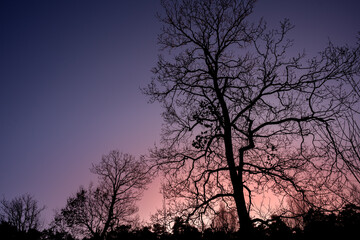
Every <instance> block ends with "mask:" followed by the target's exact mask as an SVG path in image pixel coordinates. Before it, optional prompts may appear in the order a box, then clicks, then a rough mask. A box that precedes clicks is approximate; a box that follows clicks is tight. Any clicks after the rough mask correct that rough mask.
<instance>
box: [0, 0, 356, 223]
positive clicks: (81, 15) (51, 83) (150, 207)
mask: <svg viewBox="0 0 360 240" xmlns="http://www.w3.org/2000/svg"><path fill="white" fill-rule="evenodd" d="M359 9H360V1H359V0H302V1H298V0H259V1H258V3H257V4H256V7H255V9H254V14H253V15H252V16H251V19H252V20H255V21H258V20H259V19H260V18H261V17H263V18H264V20H266V21H267V22H268V23H269V26H270V27H272V26H277V24H278V23H279V21H281V20H282V19H284V18H289V19H290V21H291V22H292V23H293V24H294V25H295V28H294V29H293V30H292V32H291V33H290V35H289V36H290V37H291V38H294V40H295V46H294V54H295V49H296V50H299V51H302V50H303V49H305V51H306V53H307V54H308V56H312V55H315V54H316V53H317V52H318V51H320V50H321V49H323V48H324V47H325V46H326V43H327V42H328V40H329V39H330V40H332V41H333V42H334V43H335V44H345V43H348V44H350V45H351V44H353V43H354V42H355V41H356V36H357V32H359V31H360V14H359V13H358V10H359ZM161 11H162V9H161V5H160V2H159V0H137V1H134V0H118V1H116V0H101V1H100V0H98V1H95V0H1V1H0V198H2V197H5V198H6V199H11V198H13V197H15V196H18V195H20V194H23V193H30V194H32V195H33V196H34V197H35V198H36V199H37V200H38V201H39V203H40V204H41V205H46V210H45V211H44V213H43V218H44V221H45V223H48V222H49V221H51V217H52V214H53V210H54V209H59V208H62V207H64V206H65V203H66V199H67V198H68V197H69V196H70V195H71V194H73V193H74V192H76V190H77V189H78V188H79V187H80V186H81V185H83V186H87V185H88V184H89V183H90V181H96V178H95V177H94V175H93V174H91V173H90V171H89V168H90V167H91V164H92V163H97V162H99V161H100V159H101V156H102V155H104V154H107V153H109V152H110V150H113V149H118V150H120V151H123V152H125V153H130V154H133V155H134V156H136V157H139V156H140V155H143V154H147V153H148V149H149V148H151V147H152V146H153V145H154V144H155V143H156V142H159V139H160V132H161V124H162V119H161V108H160V106H159V105H158V104H149V103H148V98H147V97H146V96H144V95H143V94H142V93H141V91H140V87H144V86H146V84H147V83H149V82H150V80H151V78H152V77H153V75H152V73H151V68H152V67H154V66H155V65H156V61H157V56H158V54H159V53H160V52H159V46H158V45H157V35H158V33H159V32H160V29H161V24H160V23H159V22H158V20H157V18H156V16H155V15H156V13H157V12H161ZM159 182H160V180H158V179H157V180H156V181H155V182H154V183H153V184H151V185H150V186H149V190H147V191H146V192H145V194H144V197H143V200H142V201H141V202H139V208H140V210H139V215H140V218H141V219H143V220H145V221H147V220H149V217H150V215H151V214H152V213H155V211H156V209H157V208H161V207H162V197H161V195H160V194H159V186H160V184H159Z"/></svg>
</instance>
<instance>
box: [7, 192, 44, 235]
mask: <svg viewBox="0 0 360 240" xmlns="http://www.w3.org/2000/svg"><path fill="white" fill-rule="evenodd" d="M0 204H1V205H0V210H1V212H0V220H2V221H5V222H8V223H9V224H10V225H11V226H14V227H16V230H17V231H20V232H28V231H29V230H38V228H39V227H40V226H41V222H40V214H41V212H42V211H43V210H44V209H45V207H40V206H39V204H38V202H37V201H36V200H35V199H34V197H33V196H31V195H30V194H23V195H21V196H19V197H15V198H14V199H12V200H11V201H9V200H6V199H5V198H4V199H2V200H1V202H0Z"/></svg>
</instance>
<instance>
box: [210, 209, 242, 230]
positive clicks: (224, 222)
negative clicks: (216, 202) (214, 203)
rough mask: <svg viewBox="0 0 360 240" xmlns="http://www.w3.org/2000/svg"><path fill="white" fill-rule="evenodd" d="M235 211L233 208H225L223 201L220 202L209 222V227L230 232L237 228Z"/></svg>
mask: <svg viewBox="0 0 360 240" xmlns="http://www.w3.org/2000/svg"><path fill="white" fill-rule="evenodd" d="M236 219H237V217H236V212H235V211H234V209H226V206H225V204H224V203H221V204H220V208H219V210H218V212H217V214H216V215H215V217H214V219H212V222H211V228H212V229H214V230H216V231H222V232H225V233H232V232H235V231H236V230H237V229H238V226H237V225H238V222H237V221H236Z"/></svg>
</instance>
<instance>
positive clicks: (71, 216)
mask: <svg viewBox="0 0 360 240" xmlns="http://www.w3.org/2000/svg"><path fill="white" fill-rule="evenodd" d="M91 172H92V173H94V174H96V175H98V177H99V182H98V185H97V186H93V185H90V186H89V188H88V189H84V188H80V189H79V191H78V192H77V193H76V195H75V196H73V197H70V198H68V200H67V204H66V207H65V208H63V209H61V211H60V212H59V213H58V214H56V216H55V220H54V222H55V225H57V226H63V225H64V224H63V223H65V226H66V227H67V228H69V230H70V231H71V233H72V234H75V235H85V236H91V237H93V238H96V239H105V237H106V235H107V233H108V232H109V231H110V230H113V229H115V227H117V226H119V225H121V224H124V223H128V222H130V221H131V220H132V219H131V216H133V214H134V213H136V212H137V210H138V208H137V206H136V202H137V201H138V200H139V199H140V197H141V195H142V193H143V191H144V190H145V189H146V186H147V185H148V184H149V183H150V181H151V174H150V169H149V167H148V166H147V165H146V164H145V162H144V161H143V160H142V159H141V160H135V158H134V157H133V156H131V155H129V154H123V153H120V152H119V151H111V152H110V153H109V154H108V155H105V156H103V157H102V160H101V162H100V163H99V164H94V165H93V166H92V168H91Z"/></svg>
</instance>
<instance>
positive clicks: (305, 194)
mask: <svg viewBox="0 0 360 240" xmlns="http://www.w3.org/2000/svg"><path fill="white" fill-rule="evenodd" d="M254 4H255V0H201V1H200V0H163V1H162V5H163V7H164V14H162V15H161V16H160V20H161V22H162V23H163V28H162V32H161V34H160V35H159V43H160V46H161V47H162V48H163V49H164V50H165V49H166V50H169V54H168V55H167V56H164V55H162V56H160V57H159V60H158V63H157V66H156V67H155V68H154V74H155V78H154V79H153V81H152V82H151V83H150V84H149V85H148V87H147V88H146V89H145V90H144V92H145V94H148V95H149V96H150V99H151V101H154V102H155V101H158V102H160V103H161V104H162V106H163V108H164V113H163V118H164V121H165V124H164V128H163V135H162V142H161V143H162V145H161V147H155V148H154V149H153V150H152V152H151V157H152V159H153V160H154V162H155V164H156V165H157V166H159V168H160V169H161V170H163V171H164V173H165V176H166V181H167V186H166V188H165V189H166V193H167V197H168V199H176V201H177V206H182V210H183V212H184V213H185V214H187V215H188V217H196V216H198V217H199V215H200V217H201V215H203V214H206V213H208V212H209V211H212V212H215V211H214V209H215V208H216V206H218V205H219V202H226V203H227V204H228V205H229V206H235V207H236V209H237V215H238V218H239V222H240V229H241V231H242V232H243V233H244V234H248V233H250V232H251V230H252V219H251V217H250V213H251V209H252V207H253V205H254V204H255V203H254V201H253V199H254V197H255V196H256V195H263V194H264V193H267V192H271V193H272V195H274V196H278V197H282V198H284V197H285V196H290V197H292V198H300V200H302V201H305V202H308V203H309V204H313V205H316V207H322V208H326V209H328V210H330V209H333V208H336V207H339V205H341V204H342V202H344V200H345V198H346V194H345V192H346V191H347V190H348V189H349V186H350V185H351V183H352V182H353V179H354V177H355V178H357V179H358V176H359V173H360V169H359V162H358V159H354V158H353V156H351V155H345V152H346V149H347V148H344V147H346V145H345V144H344V142H345V141H344V139H343V135H342V131H341V129H342V127H343V126H350V127H352V126H358V125H355V121H358V120H359V117H358V114H359V112H360V111H359V110H360V109H359V107H360V106H359V105H360V104H359V103H360V101H359V99H360V96H359V95H358V94H357V93H358V92H357V90H358V86H359V85H360V82H359V73H360V67H359V58H360V48H359V44H357V45H356V46H355V47H350V46H341V47H337V46H334V45H333V44H331V43H330V44H329V45H328V46H327V47H326V48H325V49H324V50H323V51H322V52H321V53H320V54H319V55H318V56H317V57H315V58H311V59H305V55H304V54H299V55H296V56H288V55H287V54H288V49H289V48H290V47H291V46H292V43H293V42H292V41H291V40H288V39H287V38H286V35H287V33H288V32H289V31H290V30H291V29H292V28H293V26H292V25H291V24H290V23H289V21H288V20H284V21H283V22H281V23H280V27H279V29H275V30H268V29H266V24H265V23H264V22H263V21H260V23H259V24H251V23H249V22H248V21H247V19H248V16H249V15H250V14H251V13H252V11H253V8H254ZM348 116H353V117H351V118H350V117H348ZM347 133H348V132H347ZM347 137H348V140H349V139H352V135H351V134H350V135H347ZM351 142H352V141H347V143H349V145H348V146H350V148H349V151H348V152H349V153H355V154H356V153H358V149H359V146H358V142H356V143H355V142H353V144H356V145H355V146H351V144H350V143H351ZM354 149H355V150H357V151H350V150H354ZM351 176H352V177H351ZM179 199H182V200H179ZM314 207H315V206H314Z"/></svg>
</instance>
